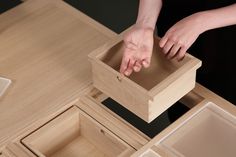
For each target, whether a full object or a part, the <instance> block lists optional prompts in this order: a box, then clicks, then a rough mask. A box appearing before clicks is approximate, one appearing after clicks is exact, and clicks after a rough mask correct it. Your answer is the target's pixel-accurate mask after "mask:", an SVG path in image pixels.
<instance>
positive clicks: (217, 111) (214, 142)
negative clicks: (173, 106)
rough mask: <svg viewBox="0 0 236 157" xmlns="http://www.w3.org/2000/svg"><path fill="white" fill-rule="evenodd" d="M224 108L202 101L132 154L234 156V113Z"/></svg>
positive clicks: (235, 134) (235, 126)
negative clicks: (147, 144)
mask: <svg viewBox="0 0 236 157" xmlns="http://www.w3.org/2000/svg"><path fill="white" fill-rule="evenodd" d="M227 108H229V107H227V106H225V107H222V106H218V105H217V104H215V103H212V102H209V101H204V102H202V103H201V104H200V105H198V106H196V107H195V108H193V109H192V110H190V111H189V113H188V114H187V115H185V117H183V118H182V119H181V120H180V121H181V122H180V121H179V122H177V123H178V125H176V124H175V125H173V126H172V127H170V128H169V129H167V130H166V132H163V133H162V135H159V136H156V137H155V138H154V139H153V140H152V141H151V142H150V143H149V144H150V145H149V146H146V148H142V150H140V152H137V153H136V155H133V156H132V157H137V156H140V157H144V156H145V154H148V153H152V154H153V156H155V155H156V156H155V157H158V156H162V157H165V156H168V157H223V156H225V157H226V156H227V157H235V154H236V149H235V146H236V114H231V113H230V112H228V111H227V110H226V109H227ZM235 110H236V109H234V111H235ZM234 113H236V112H234ZM154 154H155V155H154Z"/></svg>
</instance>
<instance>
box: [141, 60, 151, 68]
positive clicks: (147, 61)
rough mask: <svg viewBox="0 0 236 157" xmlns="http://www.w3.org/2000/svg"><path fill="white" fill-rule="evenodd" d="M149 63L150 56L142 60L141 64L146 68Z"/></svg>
mask: <svg viewBox="0 0 236 157" xmlns="http://www.w3.org/2000/svg"><path fill="white" fill-rule="evenodd" d="M150 63H151V57H149V58H146V59H143V60H142V65H143V66H144V68H148V67H149V66H150Z"/></svg>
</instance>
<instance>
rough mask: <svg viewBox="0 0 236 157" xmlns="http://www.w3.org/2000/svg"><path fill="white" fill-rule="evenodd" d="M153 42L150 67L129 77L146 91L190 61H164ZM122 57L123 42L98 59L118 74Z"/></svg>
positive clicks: (162, 55)
mask: <svg viewBox="0 0 236 157" xmlns="http://www.w3.org/2000/svg"><path fill="white" fill-rule="evenodd" d="M155 42H156V43H155V44H154V48H153V54H152V59H151V65H150V67H149V68H142V70H141V71H140V72H138V73H135V72H133V73H132V75H131V76H129V78H130V79H131V80H132V81H134V82H136V83H137V84H139V85H140V86H142V87H143V88H145V89H146V90H151V89H152V88H153V87H154V86H156V85H157V84H158V83H160V82H161V81H162V80H164V79H165V78H166V77H168V76H169V75H170V74H172V73H173V72H175V71H176V70H177V69H179V68H180V67H181V66H183V65H184V64H185V63H186V62H188V61H189V60H190V58H189V57H185V58H184V59H183V60H182V61H181V62H178V61H177V60H176V59H173V60H168V59H166V57H165V56H164V54H163V53H162V51H161V49H160V48H159V46H155V45H158V41H157V40H155ZM122 55H123V41H121V42H119V43H118V44H116V45H115V46H114V47H112V48H111V49H109V50H108V51H107V52H106V53H104V54H102V55H101V56H99V57H100V60H101V61H102V62H104V63H105V64H107V65H109V66H110V67H112V68H113V69H114V70H116V71H117V72H119V68H120V64H121V60H122ZM150 78H152V79H150Z"/></svg>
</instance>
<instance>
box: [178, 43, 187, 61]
mask: <svg viewBox="0 0 236 157" xmlns="http://www.w3.org/2000/svg"><path fill="white" fill-rule="evenodd" d="M186 51H187V48H186V47H185V46H182V47H181V48H180V50H179V53H178V56H177V59H178V61H181V60H183V59H184V57H185V54H186Z"/></svg>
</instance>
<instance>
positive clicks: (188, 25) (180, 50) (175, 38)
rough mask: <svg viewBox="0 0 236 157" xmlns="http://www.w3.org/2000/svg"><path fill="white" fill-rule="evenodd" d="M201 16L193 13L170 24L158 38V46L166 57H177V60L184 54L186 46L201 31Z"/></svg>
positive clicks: (187, 46)
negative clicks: (162, 35)
mask: <svg viewBox="0 0 236 157" xmlns="http://www.w3.org/2000/svg"><path fill="white" fill-rule="evenodd" d="M203 25H204V24H202V23H201V16H199V14H197V13H196V14H193V15H191V16H188V17H186V18H184V19H182V20H181V21H179V22H177V23H176V24H175V25H174V26H172V27H171V28H170V29H169V30H168V31H167V32H166V34H165V35H164V37H163V38H162V39H161V40H160V43H159V45H160V47H161V48H162V49H163V52H164V54H165V55H166V56H167V58H168V59H172V58H175V57H176V58H177V59H178V60H179V61H180V60H182V59H183V58H184V56H185V53H186V51H187V50H188V48H189V47H190V46H191V45H192V44H193V43H194V42H195V40H196V39H197V38H198V36H199V35H200V34H201V33H203V31H204V29H203Z"/></svg>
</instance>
